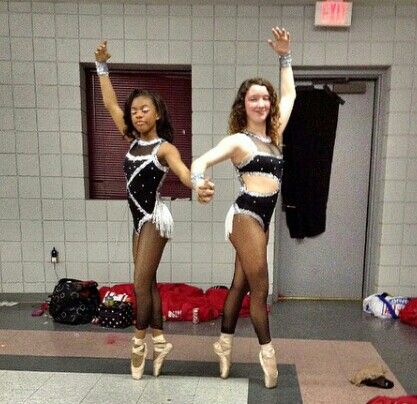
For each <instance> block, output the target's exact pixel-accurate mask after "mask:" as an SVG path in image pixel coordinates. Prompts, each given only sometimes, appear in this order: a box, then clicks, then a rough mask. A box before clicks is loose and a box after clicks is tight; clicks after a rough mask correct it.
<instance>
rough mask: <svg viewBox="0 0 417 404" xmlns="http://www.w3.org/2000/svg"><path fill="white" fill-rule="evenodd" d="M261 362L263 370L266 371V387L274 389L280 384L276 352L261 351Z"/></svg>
mask: <svg viewBox="0 0 417 404" xmlns="http://www.w3.org/2000/svg"><path fill="white" fill-rule="evenodd" d="M259 361H260V362H261V366H262V370H263V371H264V381H265V387H267V388H268V389H272V388H274V387H276V386H277V384H278V369H277V360H276V358H275V351H274V349H273V348H272V351H271V350H269V351H265V350H263V349H262V350H261V352H259Z"/></svg>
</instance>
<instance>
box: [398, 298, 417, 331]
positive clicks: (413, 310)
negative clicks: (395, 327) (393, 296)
mask: <svg viewBox="0 0 417 404" xmlns="http://www.w3.org/2000/svg"><path fill="white" fill-rule="evenodd" d="M400 320H401V321H402V322H403V323H406V324H409V325H412V326H414V327H417V299H412V300H410V301H409V302H408V303H407V304H406V305H405V307H404V308H403V309H402V310H401V311H400Z"/></svg>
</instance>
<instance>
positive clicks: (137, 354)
mask: <svg viewBox="0 0 417 404" xmlns="http://www.w3.org/2000/svg"><path fill="white" fill-rule="evenodd" d="M132 340H133V347H132V355H131V361H130V370H131V373H132V377H133V378H134V379H136V380H139V379H141V378H142V376H143V371H144V370H145V360H146V354H147V353H148V350H147V347H146V343H145V342H143V340H142V339H139V338H136V337H133V338H132Z"/></svg>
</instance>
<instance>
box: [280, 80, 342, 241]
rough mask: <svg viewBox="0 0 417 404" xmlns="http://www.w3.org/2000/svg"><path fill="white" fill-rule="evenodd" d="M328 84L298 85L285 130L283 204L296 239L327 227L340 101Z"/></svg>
mask: <svg viewBox="0 0 417 404" xmlns="http://www.w3.org/2000/svg"><path fill="white" fill-rule="evenodd" d="M342 102H343V100H342V99H341V98H340V97H339V96H338V95H337V94H335V93H333V92H331V91H330V89H329V88H328V87H325V89H316V88H314V87H312V86H298V87H297V98H296V100H295V104H294V108H293V111H292V113H291V118H290V120H289V122H288V125H287V128H286V129H285V131H284V139H283V141H284V175H283V178H282V203H283V209H284V210H285V212H286V221H287V225H288V228H289V231H290V236H291V237H292V238H304V237H313V236H316V235H318V234H321V233H323V232H324V231H325V229H326V207H327V199H328V196H329V185H330V172H331V165H332V158H333V148H334V142H335V137H336V128H337V118H338V113H339V104H340V103H342Z"/></svg>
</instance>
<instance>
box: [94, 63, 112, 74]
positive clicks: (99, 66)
mask: <svg viewBox="0 0 417 404" xmlns="http://www.w3.org/2000/svg"><path fill="white" fill-rule="evenodd" d="M96 70H97V75H98V76H108V75H109V67H108V66H107V63H106V62H96Z"/></svg>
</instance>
